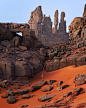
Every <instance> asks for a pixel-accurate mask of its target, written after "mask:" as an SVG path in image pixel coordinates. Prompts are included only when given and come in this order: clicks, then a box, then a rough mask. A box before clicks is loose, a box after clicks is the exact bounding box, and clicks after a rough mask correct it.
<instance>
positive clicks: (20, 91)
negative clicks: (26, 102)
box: [18, 89, 29, 94]
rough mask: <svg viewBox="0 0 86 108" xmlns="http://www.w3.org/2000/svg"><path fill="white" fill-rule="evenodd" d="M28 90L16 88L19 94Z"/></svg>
mask: <svg viewBox="0 0 86 108" xmlns="http://www.w3.org/2000/svg"><path fill="white" fill-rule="evenodd" d="M28 92H29V89H18V93H19V94H27V93H28Z"/></svg>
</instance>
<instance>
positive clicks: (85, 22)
mask: <svg viewBox="0 0 86 108" xmlns="http://www.w3.org/2000/svg"><path fill="white" fill-rule="evenodd" d="M85 15H86V5H85V9H84V14H83V17H76V18H74V20H73V21H72V23H71V25H70V26H69V42H70V43H71V44H75V45H76V47H79V46H80V45H82V46H83V45H85V43H86V17H85Z"/></svg>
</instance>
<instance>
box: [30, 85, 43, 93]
mask: <svg viewBox="0 0 86 108" xmlns="http://www.w3.org/2000/svg"><path fill="white" fill-rule="evenodd" d="M40 88H41V86H32V87H31V89H30V91H31V92H34V91H37V90H39V89H40Z"/></svg>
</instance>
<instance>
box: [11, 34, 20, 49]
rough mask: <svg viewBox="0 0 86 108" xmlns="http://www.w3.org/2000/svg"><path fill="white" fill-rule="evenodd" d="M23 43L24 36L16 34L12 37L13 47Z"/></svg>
mask: <svg viewBox="0 0 86 108" xmlns="http://www.w3.org/2000/svg"><path fill="white" fill-rule="evenodd" d="M21 44H22V38H21V37H18V36H15V37H14V38H13V39H12V46H13V47H19V46H20V45H21Z"/></svg>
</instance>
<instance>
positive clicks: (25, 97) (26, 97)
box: [21, 94, 31, 99]
mask: <svg viewBox="0 0 86 108" xmlns="http://www.w3.org/2000/svg"><path fill="white" fill-rule="evenodd" d="M30 97H31V96H30V95H29V94H24V95H22V97H21V98H22V99H29V98H30Z"/></svg>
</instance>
